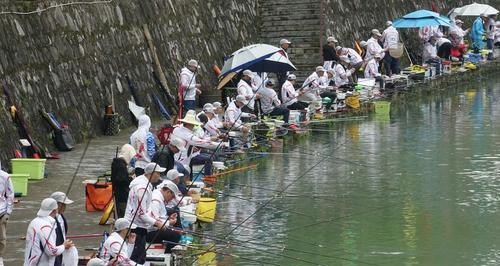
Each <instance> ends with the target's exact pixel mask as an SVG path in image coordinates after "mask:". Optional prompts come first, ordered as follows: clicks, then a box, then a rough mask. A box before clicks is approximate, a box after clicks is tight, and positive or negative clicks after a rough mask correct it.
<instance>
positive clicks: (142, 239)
mask: <svg viewBox="0 0 500 266" xmlns="http://www.w3.org/2000/svg"><path fill="white" fill-rule="evenodd" d="M165 170H166V169H165V168H163V167H161V166H160V165H159V164H157V163H149V164H148V165H146V167H145V168H144V174H143V175H140V176H138V177H136V178H134V180H132V182H130V186H129V187H130V192H129V194H128V201H127V208H126V210H125V217H124V218H125V219H127V220H128V221H129V222H134V223H135V224H136V225H137V230H136V234H137V239H136V242H135V246H134V252H133V253H132V255H131V259H132V260H134V261H135V262H138V263H144V261H145V258H146V252H145V248H146V235H147V229H148V228H150V227H153V226H156V227H157V228H161V226H162V225H163V222H162V221H160V220H158V219H155V218H154V217H153V216H152V215H151V214H150V213H149V208H150V206H151V195H152V193H153V185H152V184H156V183H158V181H159V180H160V175H161V173H163V172H165Z"/></svg>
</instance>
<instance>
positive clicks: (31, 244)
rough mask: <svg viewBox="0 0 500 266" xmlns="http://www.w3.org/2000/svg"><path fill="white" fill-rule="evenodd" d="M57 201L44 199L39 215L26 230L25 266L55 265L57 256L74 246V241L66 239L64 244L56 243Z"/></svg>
mask: <svg viewBox="0 0 500 266" xmlns="http://www.w3.org/2000/svg"><path fill="white" fill-rule="evenodd" d="M57 208H58V206H57V201H56V200H55V199H53V198H46V199H44V200H43V201H42V203H41V205H40V209H39V210H38V212H37V217H36V218H35V219H33V220H32V221H31V222H30V224H29V226H28V230H27V232H26V248H25V250H24V266H35V265H40V266H41V265H54V263H55V260H56V257H57V256H59V255H61V254H62V253H63V252H64V251H65V250H68V249H70V248H72V247H73V246H74V244H73V241H71V240H69V239H66V240H65V241H64V242H63V244H62V245H59V246H57V245H56V233H55V232H53V231H54V229H53V226H55V223H56V220H55V219H56V216H57Z"/></svg>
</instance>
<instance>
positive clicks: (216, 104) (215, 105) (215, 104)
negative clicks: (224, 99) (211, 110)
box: [212, 102, 222, 108]
mask: <svg viewBox="0 0 500 266" xmlns="http://www.w3.org/2000/svg"><path fill="white" fill-rule="evenodd" d="M212 105H213V106H214V107H215V108H219V107H222V103H220V102H213V103H212Z"/></svg>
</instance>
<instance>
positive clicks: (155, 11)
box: [0, 0, 257, 164]
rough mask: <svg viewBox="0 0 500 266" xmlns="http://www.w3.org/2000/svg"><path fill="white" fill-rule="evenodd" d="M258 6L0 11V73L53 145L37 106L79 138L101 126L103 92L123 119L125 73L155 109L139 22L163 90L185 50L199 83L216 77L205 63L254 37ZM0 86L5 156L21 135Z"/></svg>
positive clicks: (16, 7) (197, 1) (178, 0)
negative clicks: (156, 62) (147, 36)
mask: <svg viewBox="0 0 500 266" xmlns="http://www.w3.org/2000/svg"><path fill="white" fill-rule="evenodd" d="M88 1H89V2H91V0H88ZM6 2H11V3H6ZM69 2H71V1H63V0H60V1H3V2H2V3H1V4H0V10H1V11H20V12H29V11H32V10H37V9H46V8H49V7H50V6H53V5H56V4H61V3H69ZM101 2H105V1H101ZM256 10H257V4H256V1H253V0H249V1H247V0H245V1H243V0H221V1H205V0H119V1H109V3H102V4H85V5H83V4H81V5H67V6H62V7H56V8H49V9H48V10H46V11H43V12H40V13H34V14H30V15H19V14H1V15H0V34H1V36H2V38H1V39H0V47H1V53H0V79H5V80H7V82H8V83H9V85H10V89H11V91H12V92H13V96H14V97H13V98H14V100H15V102H16V103H17V104H18V105H19V107H20V109H21V110H22V112H23V113H24V116H25V119H26V122H27V125H28V127H29V129H30V131H31V132H32V135H33V136H34V138H35V139H36V140H37V141H39V142H40V143H42V144H44V145H48V146H49V147H50V145H51V140H50V128H49V127H48V125H47V123H46V122H45V121H44V120H43V118H42V116H41V115H40V110H46V111H48V112H53V113H54V114H55V115H56V117H57V118H58V119H59V121H60V122H66V123H67V124H69V125H70V128H71V130H72V133H73V135H74V136H75V137H76V139H77V140H79V141H81V140H82V139H83V138H84V137H86V136H91V135H96V134H100V133H101V128H100V126H101V122H102V117H103V114H104V108H105V106H106V105H108V104H110V103H111V91H113V94H114V98H115V99H114V100H115V107H116V108H115V109H116V111H117V112H118V113H120V114H125V115H124V117H125V120H124V121H125V123H126V125H125V126H129V125H130V124H131V119H129V115H128V113H127V112H128V111H127V101H126V100H127V99H129V98H130V95H131V94H130V91H129V88H128V85H127V81H126V79H125V77H126V76H129V77H130V78H131V80H132V81H133V82H134V84H135V86H136V87H137V89H138V91H139V95H140V96H141V98H142V100H143V101H144V102H145V104H146V105H148V106H151V111H152V112H153V114H155V113H156V106H155V105H154V104H153V103H152V102H151V99H150V97H149V96H148V95H147V94H148V93H151V92H156V93H157V94H158V93H159V92H160V89H158V87H157V86H156V83H155V80H154V78H153V75H152V71H153V67H152V62H153V61H152V54H151V52H150V50H149V49H148V45H147V42H146V39H145V37H144V31H143V25H144V24H146V25H147V26H148V27H149V31H150V32H151V35H152V40H153V42H154V44H155V46H156V50H157V54H158V57H159V60H160V63H161V65H162V66H163V70H164V73H165V75H166V79H167V83H168V86H169V88H170V89H171V90H174V91H175V90H176V88H177V86H178V85H177V84H178V82H177V80H178V73H179V71H180V69H181V67H182V66H183V65H185V64H186V62H187V61H188V60H189V59H191V58H195V59H198V60H199V62H200V64H201V69H200V70H199V78H200V81H201V83H202V85H204V88H205V89H207V90H213V88H212V87H213V85H214V84H215V82H216V76H215V75H214V74H213V71H212V69H211V65H212V64H214V63H217V64H219V65H220V64H221V63H222V61H223V57H224V56H225V55H226V54H228V53H230V52H232V51H234V50H236V49H238V48H240V47H241V46H242V45H245V44H249V43H251V42H252V40H255V39H257V30H256V27H255V26H254V23H255V21H256ZM211 93H213V92H209V91H207V92H206V94H211ZM0 95H1V97H0V104H1V109H0V110H1V111H0V124H1V127H0V136H1V138H0V159H1V161H2V162H3V163H4V164H5V163H6V162H7V161H8V159H9V158H11V157H12V155H13V149H14V148H16V147H17V139H18V138H19V137H18V134H17V131H16V129H15V127H14V125H13V123H12V121H11V119H10V116H9V114H8V110H7V105H6V99H5V98H4V97H3V93H0Z"/></svg>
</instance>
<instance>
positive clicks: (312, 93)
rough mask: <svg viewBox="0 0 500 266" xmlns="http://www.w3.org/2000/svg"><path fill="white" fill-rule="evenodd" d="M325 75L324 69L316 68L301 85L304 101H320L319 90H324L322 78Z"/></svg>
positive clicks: (321, 67)
mask: <svg viewBox="0 0 500 266" xmlns="http://www.w3.org/2000/svg"><path fill="white" fill-rule="evenodd" d="M324 75H325V68H323V66H317V67H316V71H315V72H313V73H312V74H311V75H309V77H307V79H306V80H305V81H304V83H303V84H302V90H303V92H304V93H303V95H302V98H304V101H309V102H313V101H321V96H320V95H319V94H320V93H321V90H322V89H323V88H324V84H323V80H322V77H323V76H324Z"/></svg>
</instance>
